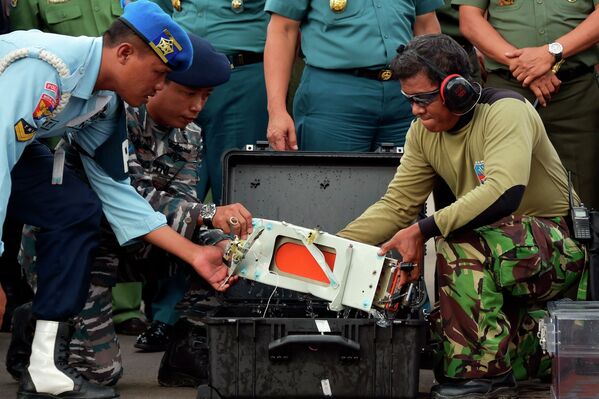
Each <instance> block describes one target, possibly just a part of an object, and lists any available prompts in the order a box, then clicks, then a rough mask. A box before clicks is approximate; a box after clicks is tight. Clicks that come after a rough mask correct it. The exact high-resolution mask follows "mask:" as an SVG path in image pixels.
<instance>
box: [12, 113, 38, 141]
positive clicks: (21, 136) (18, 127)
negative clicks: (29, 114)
mask: <svg viewBox="0 0 599 399" xmlns="http://www.w3.org/2000/svg"><path fill="white" fill-rule="evenodd" d="M36 132H37V131H36V130H35V128H34V127H33V126H31V125H30V124H29V123H27V121H26V120H25V119H23V118H21V119H19V121H18V122H17V123H15V136H16V138H17V141H29V140H31V139H32V138H33V136H35V133H36Z"/></svg>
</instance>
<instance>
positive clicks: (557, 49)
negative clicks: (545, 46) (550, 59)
mask: <svg viewBox="0 0 599 399" xmlns="http://www.w3.org/2000/svg"><path fill="white" fill-rule="evenodd" d="M549 52H550V53H551V54H553V56H554V57H555V62H560V61H561V59H562V53H563V52H564V47H563V46H562V45H561V44H559V43H558V42H553V43H549Z"/></svg>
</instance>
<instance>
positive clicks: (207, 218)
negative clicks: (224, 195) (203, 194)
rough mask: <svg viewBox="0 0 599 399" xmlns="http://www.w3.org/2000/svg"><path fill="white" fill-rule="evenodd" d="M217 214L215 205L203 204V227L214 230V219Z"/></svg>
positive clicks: (201, 212)
mask: <svg viewBox="0 0 599 399" xmlns="http://www.w3.org/2000/svg"><path fill="white" fill-rule="evenodd" d="M215 214H216V205H214V204H203V205H202V206H201V207H200V217H201V218H202V225H203V226H206V227H208V228H209V229H213V228H214V225H213V224H212V218H214V215H215Z"/></svg>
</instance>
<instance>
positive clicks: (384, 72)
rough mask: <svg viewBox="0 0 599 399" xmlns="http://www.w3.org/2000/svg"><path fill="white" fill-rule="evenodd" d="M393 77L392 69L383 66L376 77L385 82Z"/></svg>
mask: <svg viewBox="0 0 599 399" xmlns="http://www.w3.org/2000/svg"><path fill="white" fill-rule="evenodd" d="M392 77H393V71H392V70H391V69H388V68H385V69H381V70H380V71H379V73H378V79H379V80H382V81H384V82H386V81H387V80H390V79H391V78H392Z"/></svg>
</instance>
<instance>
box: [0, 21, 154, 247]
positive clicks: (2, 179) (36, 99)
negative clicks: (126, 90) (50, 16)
mask: <svg viewBox="0 0 599 399" xmlns="http://www.w3.org/2000/svg"><path fill="white" fill-rule="evenodd" d="M22 48H28V49H30V54H31V53H37V52H39V51H40V50H42V49H44V50H46V51H49V52H51V53H52V54H54V55H56V56H57V57H58V58H59V59H60V60H62V61H63V62H64V64H65V65H66V71H63V72H67V73H66V74H65V75H66V76H63V77H61V76H60V75H59V73H58V71H57V69H56V68H55V67H53V66H51V65H50V64H49V63H48V62H46V61H43V60H40V59H38V58H34V57H35V55H34V56H33V57H31V56H30V57H26V58H21V59H18V60H16V61H15V62H13V63H12V64H10V65H9V66H8V68H6V70H5V71H4V72H3V73H1V74H0V92H2V93H3V94H4V96H5V99H4V101H3V105H2V112H0V129H1V130H2V133H1V137H0V187H1V190H0V233H1V231H2V230H1V226H2V224H3V223H4V219H5V218H6V207H7V204H8V198H9V195H10V191H11V180H10V172H11V170H12V168H13V166H14V165H15V164H16V162H17V161H18V160H19V157H20V156H21V154H22V153H23V150H24V149H25V146H26V145H27V144H29V143H30V142H31V141H32V140H33V138H34V137H35V138H43V137H53V136H62V135H63V134H65V133H68V134H69V135H70V136H72V137H73V139H74V141H76V142H77V143H78V144H79V145H80V146H81V147H82V148H83V149H84V150H85V151H87V153H88V154H90V155H93V154H94V151H95V149H96V148H98V146H100V145H101V144H102V143H104V142H105V141H106V139H107V138H108V137H109V136H110V135H111V134H113V133H114V132H116V126H117V121H118V116H119V115H118V114H117V113H116V111H117V108H118V107H117V105H118V101H120V99H118V97H117V96H116V94H115V93H113V92H110V91H96V92H94V85H95V83H96V79H97V77H98V73H99V69H100V62H101V57H102V39H101V38H87V37H78V38H73V37H68V36H60V35H54V34H49V33H42V32H40V31H36V30H31V31H16V32H13V33H10V34H7V35H1V36H0V67H1V65H2V60H3V59H4V57H5V56H6V55H7V54H8V53H10V52H12V51H13V50H17V49H22ZM67 93H70V95H71V97H70V99H69V101H68V103H67V105H66V107H65V108H64V109H63V110H62V111H61V112H59V113H57V114H56V115H49V114H48V113H45V112H44V109H45V108H44V107H46V108H47V107H48V106H49V107H50V108H51V109H52V108H54V106H56V105H58V106H59V107H60V104H56V101H57V100H56V99H57V98H58V97H60V95H59V94H62V96H63V97H62V98H63V99H64V98H65V94H67ZM51 109H50V110H51ZM50 110H48V112H49V111H50ZM81 158H82V160H83V164H84V168H85V171H86V173H87V176H88V178H89V182H90V184H91V186H92V188H93V189H94V191H95V192H96V193H97V195H98V197H99V198H100V200H101V201H102V209H103V211H104V214H105V216H106V218H107V219H108V221H109V222H110V224H111V226H112V229H113V231H114V232H115V234H116V237H117V239H118V240H119V242H120V243H121V244H124V243H126V242H128V241H130V240H132V239H135V238H137V237H139V236H141V235H144V234H147V233H149V232H151V231H153V230H155V229H157V228H159V227H161V226H163V225H165V224H166V219H165V217H164V215H162V214H161V213H159V212H155V211H154V210H153V209H152V207H151V206H150V205H149V204H148V203H147V202H146V201H145V200H144V199H143V198H142V197H141V196H140V195H139V194H138V193H137V192H136V191H135V189H134V188H133V187H132V186H131V184H130V182H129V179H125V180H122V181H115V180H113V179H112V178H110V177H109V176H108V175H107V174H106V173H105V172H104V170H103V169H102V168H101V167H100V166H98V165H97V164H96V162H95V161H94V160H93V159H91V158H89V157H87V156H82V157H81ZM3 250H4V245H3V243H1V242H0V254H1V253H2V252H3Z"/></svg>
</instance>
